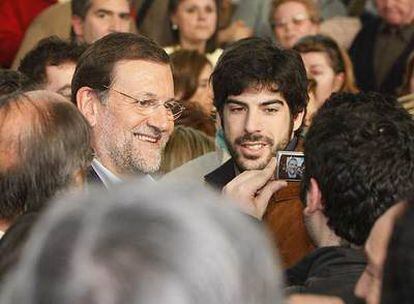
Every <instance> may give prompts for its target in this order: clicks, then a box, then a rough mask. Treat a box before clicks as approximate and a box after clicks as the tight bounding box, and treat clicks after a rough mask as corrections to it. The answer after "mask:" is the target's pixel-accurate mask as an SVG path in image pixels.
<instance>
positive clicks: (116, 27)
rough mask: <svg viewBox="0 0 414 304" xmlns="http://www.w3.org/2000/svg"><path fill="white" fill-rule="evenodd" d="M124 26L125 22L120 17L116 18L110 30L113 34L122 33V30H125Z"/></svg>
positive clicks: (112, 20) (112, 21) (113, 19)
mask: <svg viewBox="0 0 414 304" xmlns="http://www.w3.org/2000/svg"><path fill="white" fill-rule="evenodd" d="M122 25H123V20H122V19H121V18H120V17H118V16H114V17H113V18H112V19H111V24H110V27H109V29H110V30H111V31H112V32H122V29H123V27H122Z"/></svg>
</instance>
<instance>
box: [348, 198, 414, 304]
mask: <svg viewBox="0 0 414 304" xmlns="http://www.w3.org/2000/svg"><path fill="white" fill-rule="evenodd" d="M406 210H407V203H406V202H400V203H397V204H395V205H394V206H392V207H391V208H389V209H388V210H387V211H386V212H385V213H384V214H383V215H381V216H380V217H379V218H378V220H377V221H376V222H375V224H374V226H373V227H372V230H371V232H370V233H369V237H368V239H367V242H366V244H365V246H364V247H365V248H364V250H365V255H366V257H367V266H366V268H365V271H364V272H363V273H362V275H361V277H360V278H359V280H358V282H357V284H356V286H355V290H354V292H355V295H356V296H357V297H359V298H361V299H363V300H364V302H365V303H367V304H379V303H383V301H382V300H381V289H382V286H383V278H384V288H388V287H387V286H386V284H388V283H387V280H388V279H391V278H387V277H386V275H388V274H387V273H386V272H384V263H385V261H386V258H387V248H388V247H389V242H390V238H391V235H392V234H393V229H394V225H395V223H398V221H399V220H400V218H401V216H402V215H403V214H404V213H405V212H406ZM396 233H400V232H397V231H395V232H394V234H395V235H396V237H397V238H398V237H399V235H397V234H396ZM405 250H407V251H408V248H405ZM394 258H395V257H394ZM399 258H401V259H404V258H403V256H401V257H399ZM394 261H395V260H394ZM402 261H403V260H401V261H400V262H402ZM392 267H398V264H395V265H392ZM404 267H405V270H404V271H409V269H410V268H408V267H409V264H406V265H405V266H404ZM407 283H408V282H407ZM400 288H402V286H398V289H400ZM411 288H412V286H411ZM384 303H411V301H408V302H404V301H402V302H399V301H392V302H384Z"/></svg>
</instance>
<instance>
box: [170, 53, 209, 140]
mask: <svg viewBox="0 0 414 304" xmlns="http://www.w3.org/2000/svg"><path fill="white" fill-rule="evenodd" d="M171 64H172V67H173V78H174V91H175V92H174V93H175V98H176V99H178V100H181V102H182V104H183V105H184V106H185V110H184V112H183V114H182V115H181V116H180V118H179V119H178V120H177V121H176V122H175V123H176V125H180V124H181V125H185V126H188V127H192V128H194V129H198V130H200V131H203V132H204V133H206V134H207V135H209V136H214V134H215V125H214V124H215V123H214V121H215V120H214V112H215V110H214V106H213V98H212V92H211V87H210V83H209V79H210V75H211V73H212V71H213V66H212V65H211V63H210V61H209V60H208V59H207V58H206V56H205V55H203V54H200V53H199V52H197V51H189V50H179V51H177V52H174V53H172V54H171Z"/></svg>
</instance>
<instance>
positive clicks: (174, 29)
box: [171, 23, 178, 31]
mask: <svg viewBox="0 0 414 304" xmlns="http://www.w3.org/2000/svg"><path fill="white" fill-rule="evenodd" d="M171 28H172V30H173V31H176V30H178V25H177V24H175V23H173V24H172V26H171Z"/></svg>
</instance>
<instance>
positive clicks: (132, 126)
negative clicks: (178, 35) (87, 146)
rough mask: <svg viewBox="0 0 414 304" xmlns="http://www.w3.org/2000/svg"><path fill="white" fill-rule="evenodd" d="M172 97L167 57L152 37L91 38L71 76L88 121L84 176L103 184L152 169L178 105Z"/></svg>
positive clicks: (75, 96)
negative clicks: (89, 151) (88, 161)
mask: <svg viewBox="0 0 414 304" xmlns="http://www.w3.org/2000/svg"><path fill="white" fill-rule="evenodd" d="M173 98H174V84H173V78H172V72H171V66H170V60H169V57H168V55H167V54H166V53H165V51H164V50H163V49H162V48H160V47H159V46H158V45H157V44H156V43H155V42H153V41H152V40H151V39H149V38H146V37H144V36H140V35H136V34H131V33H114V34H110V35H108V36H105V37H104V38H102V39H100V40H98V41H96V42H95V43H94V44H93V45H92V46H91V47H90V48H89V49H88V50H87V51H86V52H85V53H84V54H83V55H82V57H81V58H80V60H79V62H78V65H77V67H76V71H75V74H74V76H73V81H72V102H74V103H76V104H77V105H78V108H79V110H80V111H81V112H82V113H83V115H84V116H85V117H86V119H87V120H88V121H89V123H90V125H91V126H92V135H93V139H92V146H93V149H94V152H95V154H94V160H93V162H92V167H91V170H90V171H89V176H88V180H89V181H91V182H101V183H103V184H104V185H105V187H107V188H108V187H110V186H111V185H113V184H116V183H119V182H122V181H123V180H125V179H128V178H130V177H133V176H148V174H150V173H153V172H156V171H157V170H158V168H159V166H160V161H161V154H162V150H163V148H164V146H165V144H166V143H167V141H168V138H169V136H170V134H171V132H172V130H173V128H174V119H176V118H177V117H178V116H179V115H180V114H181V112H182V110H183V108H182V106H180V105H179V104H177V102H176V101H174V99H173Z"/></svg>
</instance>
